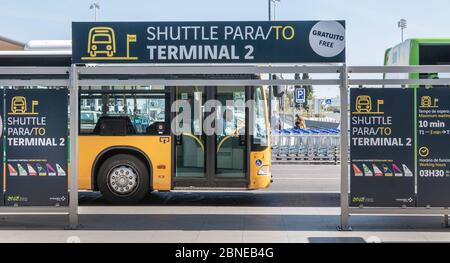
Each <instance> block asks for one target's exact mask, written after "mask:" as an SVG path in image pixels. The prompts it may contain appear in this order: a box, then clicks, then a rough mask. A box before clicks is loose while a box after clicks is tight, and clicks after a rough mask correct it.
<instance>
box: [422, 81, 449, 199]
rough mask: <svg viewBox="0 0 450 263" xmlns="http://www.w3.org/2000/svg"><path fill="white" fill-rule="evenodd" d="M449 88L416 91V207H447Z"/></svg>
mask: <svg viewBox="0 0 450 263" xmlns="http://www.w3.org/2000/svg"><path fill="white" fill-rule="evenodd" d="M449 102H450V89H449V88H431V89H425V88H420V89H418V90H417V174H418V177H417V199H418V206H421V207H425V206H435V207H449V206H450V103H449Z"/></svg>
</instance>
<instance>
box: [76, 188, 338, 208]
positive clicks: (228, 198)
mask: <svg viewBox="0 0 450 263" xmlns="http://www.w3.org/2000/svg"><path fill="white" fill-rule="evenodd" d="M80 205H81V206H83V205H84V206H104V205H108V206H114V204H110V203H108V202H107V201H106V200H104V199H103V198H102V196H101V194H99V193H81V194H80ZM136 206H253V207H339V193H291V192H289V193H279V192H278V193H271V192H262V191H253V192H249V191H246V192H170V193H159V192H155V193H152V194H150V195H148V196H147V197H146V198H145V199H144V200H143V201H141V202H140V203H139V204H136Z"/></svg>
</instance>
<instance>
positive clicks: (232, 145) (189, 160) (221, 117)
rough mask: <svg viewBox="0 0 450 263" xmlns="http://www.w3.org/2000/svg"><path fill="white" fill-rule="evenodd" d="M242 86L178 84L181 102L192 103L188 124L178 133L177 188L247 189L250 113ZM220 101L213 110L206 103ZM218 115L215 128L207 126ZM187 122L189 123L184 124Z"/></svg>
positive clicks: (179, 101)
mask: <svg viewBox="0 0 450 263" xmlns="http://www.w3.org/2000/svg"><path fill="white" fill-rule="evenodd" d="M247 89H249V88H246V87H244V86H239V87H203V86H202V87H200V86H199V87H176V92H175V93H176V98H175V99H176V100H177V101H178V103H182V104H189V105H190V107H189V111H190V116H192V118H191V120H190V123H189V124H187V123H186V124H184V123H183V124H182V125H180V126H182V127H183V129H182V130H183V132H182V133H181V135H178V136H175V141H176V144H175V173H174V177H173V178H174V180H173V182H174V187H175V188H186V187H224V188H225V187H233V188H246V187H247V186H248V176H247V161H246V160H247V150H246V149H247V145H246V143H247V141H248V140H247V137H246V136H247V135H246V134H247V132H246V129H247V127H246V123H247V121H248V120H247V112H246V109H245V101H246V98H247V94H249V91H248V90H247ZM211 100H215V101H216V102H220V103H219V104H218V105H216V107H214V108H212V109H210V107H209V106H207V105H206V107H205V103H206V102H207V101H211ZM211 118H215V119H216V121H214V125H213V128H214V131H213V132H211V131H210V132H205V129H204V125H206V124H207V123H208V121H210V120H211ZM185 125H187V126H185Z"/></svg>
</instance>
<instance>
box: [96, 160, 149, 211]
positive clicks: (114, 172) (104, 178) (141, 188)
mask: <svg viewBox="0 0 450 263" xmlns="http://www.w3.org/2000/svg"><path fill="white" fill-rule="evenodd" d="M97 183H98V188H99V190H100V192H101V193H102V195H103V197H104V198H105V199H106V200H108V201H110V202H112V203H120V204H131V203H137V202H139V201H140V200H142V199H143V198H144V197H145V196H146V195H147V193H148V189H149V185H150V184H149V172H148V170H147V167H146V166H145V164H144V163H143V162H142V161H141V160H140V159H139V158H137V157H136V156H133V155H129V154H118V155H114V156H112V157H110V158H108V159H106V160H105V161H104V162H103V164H102V165H101V166H100V169H99V170H98V177H97Z"/></svg>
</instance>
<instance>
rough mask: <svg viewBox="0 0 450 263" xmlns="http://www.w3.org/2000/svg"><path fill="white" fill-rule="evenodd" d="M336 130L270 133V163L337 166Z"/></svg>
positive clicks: (297, 130)
mask: <svg viewBox="0 0 450 263" xmlns="http://www.w3.org/2000/svg"><path fill="white" fill-rule="evenodd" d="M339 133H340V132H339V130H338V129H285V130H277V131H272V135H271V147H272V162H274V163H296V164H311V163H320V164H338V163H339V161H340V135H339Z"/></svg>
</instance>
